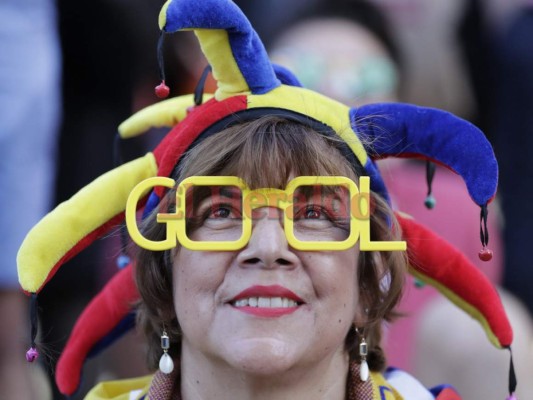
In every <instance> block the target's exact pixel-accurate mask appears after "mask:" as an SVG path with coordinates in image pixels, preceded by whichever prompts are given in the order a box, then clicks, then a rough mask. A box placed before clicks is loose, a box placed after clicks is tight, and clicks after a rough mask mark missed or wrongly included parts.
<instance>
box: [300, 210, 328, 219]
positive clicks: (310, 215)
mask: <svg viewBox="0 0 533 400" xmlns="http://www.w3.org/2000/svg"><path fill="white" fill-rule="evenodd" d="M303 216H304V218H306V219H321V218H325V215H324V213H323V212H322V211H320V210H317V209H316V208H307V209H306V210H305V211H304V213H303Z"/></svg>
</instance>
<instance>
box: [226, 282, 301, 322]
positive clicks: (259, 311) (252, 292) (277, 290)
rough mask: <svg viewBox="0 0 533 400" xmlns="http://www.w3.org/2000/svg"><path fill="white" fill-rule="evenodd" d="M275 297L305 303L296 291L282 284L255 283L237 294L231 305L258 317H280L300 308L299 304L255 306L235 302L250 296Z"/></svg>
mask: <svg viewBox="0 0 533 400" xmlns="http://www.w3.org/2000/svg"><path fill="white" fill-rule="evenodd" d="M261 297H262V298H265V297H266V298H274V297H280V298H282V299H289V300H292V301H293V302H296V303H299V304H301V303H303V300H302V299H301V298H300V297H298V296H297V295H296V294H295V293H294V292H292V291H291V290H289V289H287V288H285V287H283V286H280V285H269V286H263V285H255V286H251V287H249V288H247V289H245V290H243V291H242V292H240V293H239V294H238V295H236V296H235V297H234V298H233V299H232V300H231V305H232V307H233V308H235V309H236V310H238V311H242V312H244V313H247V314H251V315H254V316H256V317H264V318H275V317H280V316H282V315H287V314H291V313H293V312H295V311H296V310H297V309H298V305H295V306H288V307H261V306H253V305H244V306H236V305H235V302H237V301H238V300H242V299H250V298H261Z"/></svg>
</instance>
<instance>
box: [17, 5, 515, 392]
mask: <svg viewBox="0 0 533 400" xmlns="http://www.w3.org/2000/svg"><path fill="white" fill-rule="evenodd" d="M160 26H161V27H162V29H163V30H164V32H173V31H175V30H184V29H193V30H195V34H196V35H197V36H198V38H199V40H200V43H201V45H202V48H203V51H204V53H205V55H206V56H207V58H208V61H209V63H210V65H211V67H212V69H213V76H214V77H215V79H216V80H217V84H218V89H217V91H216V93H215V94H214V96H213V97H212V98H209V99H206V101H205V102H204V98H203V97H208V96H203V88H202V85H203V83H202V82H201V83H200V84H199V86H198V89H197V91H196V93H195V95H194V96H183V97H178V98H174V99H169V100H166V101H164V102H161V103H158V104H156V105H154V106H152V107H149V108H148V109H145V110H143V111H141V112H139V113H138V114H136V115H134V116H132V117H131V118H130V119H128V120H127V121H125V122H124V123H123V124H122V125H121V127H120V128H119V133H120V135H121V137H122V138H129V137H132V136H135V135H138V134H141V133H143V132H144V131H146V130H147V129H148V128H149V127H151V126H168V127H170V128H171V130H170V132H169V133H168V134H167V136H166V137H165V138H164V139H163V140H162V142H161V143H160V144H159V145H158V146H157V148H156V149H155V150H154V151H153V153H148V154H147V155H146V156H145V157H142V158H140V159H137V160H134V161H132V162H130V163H128V164H125V165H123V166H121V167H119V168H117V169H115V170H113V171H110V172H109V173H107V174H106V175H104V176H102V177H101V178H99V179H98V180H97V181H95V182H93V183H92V184H90V185H89V186H87V187H86V188H85V189H83V190H82V191H81V192H80V193H78V194H76V195H75V196H74V197H73V198H72V199H71V200H70V201H69V202H67V203H65V204H64V205H62V206H61V207H58V209H56V210H55V211H54V212H52V213H51V214H50V215H49V216H48V217H47V218H45V219H44V220H43V221H42V222H41V223H40V224H39V225H37V226H36V227H35V228H34V229H33V230H32V231H31V232H30V233H29V234H28V236H27V238H26V241H25V243H24V244H23V246H22V247H21V250H20V252H19V257H18V263H19V275H20V280H21V284H22V286H23V289H24V290H25V291H26V292H28V293H30V294H31V295H32V305H33V308H32V309H33V310H34V311H35V310H36V298H37V297H36V296H37V293H38V292H39V291H40V290H41V289H42V287H43V286H44V284H45V283H46V282H47V281H48V280H49V279H50V278H51V277H52V275H53V274H54V273H55V271H56V270H57V268H59V267H60V265H61V264H62V263H63V262H64V261H66V260H67V259H69V258H70V257H72V256H73V255H74V254H76V253H77V252H79V251H81V250H82V249H83V248H84V247H85V246H87V245H88V244H89V243H91V242H92V241H93V240H95V239H96V238H98V237H101V236H102V235H104V234H105V233H106V232H107V231H108V230H109V229H110V227H111V226H112V225H113V223H117V222H118V223H120V222H121V221H122V220H124V211H125V214H126V215H125V219H126V224H127V228H128V231H129V233H130V235H131V237H132V239H133V240H134V241H135V242H136V243H137V244H138V245H139V246H140V247H141V249H140V252H139V253H138V255H137V256H136V260H135V262H134V263H133V264H134V266H132V265H131V264H130V265H129V266H127V267H126V268H124V269H123V270H122V271H120V272H119V273H117V275H116V276H115V277H114V278H113V279H112V280H111V281H110V282H109V284H108V285H107V286H106V288H105V289H104V290H103V291H102V293H101V294H99V295H98V296H97V297H96V298H95V299H94V301H93V302H92V303H91V304H90V305H89V306H88V308H87V310H86V311H85V312H84V314H83V315H82V316H81V318H80V320H79V322H78V324H77V326H76V327H75V328H74V330H73V332H72V335H71V339H70V340H69V344H68V345H67V348H66V349H65V351H64V352H63V354H62V358H61V360H60V361H59V364H58V367H57V372H56V377H57V383H58V386H59V388H60V390H61V391H62V392H63V393H65V394H67V395H71V394H72V393H74V392H75V390H76V388H77V386H78V383H79V375H80V369H81V366H82V363H83V360H84V359H85V357H86V356H87V355H88V354H89V352H91V353H93V354H94V353H95V352H97V351H98V350H99V349H101V348H102V347H105V345H106V344H108V343H109V342H110V341H112V339H114V338H116V336H117V333H120V332H123V328H124V326H125V324H127V322H128V321H129V320H128V315H129V314H130V312H131V309H132V306H131V304H132V302H134V301H138V300H139V295H140V302H139V307H138V309H137V310H136V311H137V314H138V322H139V324H140V325H141V326H142V327H143V329H144V331H145V333H146V334H147V338H148V342H149V353H148V358H149V365H150V367H151V368H152V369H154V370H155V369H157V366H158V365H159V369H158V370H157V371H156V372H155V375H154V376H153V377H152V376H150V377H145V378H140V379H138V380H130V381H125V382H117V383H104V384H101V385H99V386H98V387H96V388H95V389H94V390H93V391H92V392H91V393H90V394H89V395H88V398H89V399H104V398H115V399H127V398H147V399H178V398H183V399H186V400H190V399H211V398H216V399H219V398H231V399H235V398H237V399H248V398H254V399H261V398H268V399H276V398H305V399H313V398H316V399H344V398H348V399H410V400H415V399H430V398H439V399H444V398H448V399H454V398H455V399H456V398H458V397H457V394H456V393H455V391H453V389H450V388H446V387H441V388H440V389H439V390H436V391H434V392H430V391H428V390H426V389H425V388H423V387H422V385H421V384H420V383H418V382H417V381H416V380H415V379H414V378H412V377H410V376H409V375H407V374H405V373H403V372H401V371H397V370H389V371H386V372H385V371H384V369H385V366H386V364H385V357H384V355H383V353H382V351H381V349H380V339H381V337H380V336H381V324H382V323H383V321H385V320H389V319H390V318H391V317H392V316H393V308H394V305H395V304H396V302H397V301H398V298H399V295H400V292H401V286H402V282H403V277H404V273H405V270H406V259H405V257H406V252H405V251H402V250H405V243H404V241H406V242H407V247H408V250H409V251H408V253H407V256H408V257H409V262H410V264H411V265H412V267H413V268H412V271H411V272H413V273H414V274H416V276H417V277H419V278H421V279H424V280H426V281H428V282H430V283H432V284H434V285H436V286H438V287H440V288H441V289H442V291H443V293H445V294H447V295H448V296H449V297H451V298H452V299H453V300H454V301H455V302H456V303H457V304H459V305H460V306H461V307H463V308H464V309H465V310H467V311H469V312H470V313H472V314H473V315H474V316H475V317H476V318H478V319H479V320H480V322H481V323H482V324H483V326H484V328H485V330H486V332H487V334H488V335H489V339H491V341H492V342H493V343H494V344H495V345H496V346H498V347H508V346H509V344H510V343H511V341H512V331H511V328H510V326H509V324H508V322H507V319H506V317H505V312H504V311H503V309H502V307H501V304H500V303H499V299H498V297H497V294H496V292H495V291H494V289H493V288H492V287H491V286H490V284H489V283H488V282H487V281H486V280H484V279H483V277H482V276H480V274H479V272H477V271H476V270H475V268H473V267H472V266H471V265H470V264H469V263H468V262H467V261H466V260H465V259H464V257H462V256H461V255H460V254H459V253H458V252H457V251H456V250H454V249H453V248H452V247H450V246H449V245H447V244H446V243H445V242H443V241H442V240H440V239H438V238H437V237H435V236H434V235H432V233H431V232H429V231H427V230H426V229H424V228H423V227H421V226H420V225H418V224H416V223H415V222H414V221H411V220H409V219H408V218H406V217H405V216H401V215H399V214H397V213H395V214H393V213H392V211H391V209H390V206H389V203H388V195H387V191H386V188H385V186H384V184H383V181H382V180H381V178H380V175H379V172H378V170H377V169H376V167H375V164H374V161H373V160H374V159H376V158H380V157H386V156H388V155H391V154H394V155H399V156H412V155H413V154H416V155H417V156H423V157H427V158H431V159H434V160H436V161H438V162H441V163H443V164H445V165H449V166H450V168H452V169H454V170H455V171H458V172H459V173H460V174H461V176H462V177H463V179H464V180H465V182H466V184H467V187H468V189H469V193H470V194H471V196H472V198H473V200H474V201H475V202H476V203H477V204H478V205H479V206H480V207H481V210H482V213H481V223H482V235H481V237H482V244H483V250H482V252H481V253H480V255H481V256H483V257H487V256H490V250H488V249H487V248H486V245H487V241H488V236H487V233H486V229H483V223H484V222H486V206H487V204H488V202H489V201H490V199H491V198H492V197H493V196H494V192H495V190H496V181H497V164H496V162H495V160H494V158H493V154H492V150H491V148H490V145H489V144H488V142H487V141H486V139H485V138H484V136H483V134H482V133H481V132H480V131H479V130H477V128H475V127H473V126H472V125H471V124H468V123H467V122H465V121H462V120H460V119H458V118H456V117H454V116H452V115H450V114H449V113H445V112H442V111H438V110H431V109H424V108H420V107H416V106H410V105H402V104H381V105H370V106H364V107H361V108H358V109H349V108H348V107H347V106H344V105H342V104H340V103H337V102H335V101H333V100H331V99H329V98H327V97H324V96H321V95H319V94H318V93H315V92H312V91H309V90H306V89H303V88H301V87H299V84H298V82H297V80H296V78H295V77H294V76H293V75H292V74H290V72H288V71H286V70H284V69H282V68H280V67H277V66H273V65H271V64H270V62H269V60H268V58H267V56H266V52H265V51H264V48H263V46H262V45H261V42H260V41H259V39H258V37H257V35H256V34H255V32H254V31H253V30H252V28H251V26H250V25H249V23H248V21H247V20H246V19H245V17H244V16H243V15H242V13H241V12H240V10H239V9H238V8H237V7H236V6H235V5H234V4H233V3H232V2H231V1H226V0H202V1H194V0H172V1H169V2H167V4H165V6H164V7H163V10H162V14H161V17H160ZM162 37H164V35H162ZM160 49H161V46H160ZM162 72H163V71H162ZM162 75H163V77H164V74H162ZM156 92H157V94H158V95H160V96H164V95H166V94H168V87H166V85H165V84H164V79H163V82H162V84H161V85H160V86H158V88H156ZM465 151H466V152H467V154H465ZM305 176H307V177H311V178H306V179H307V180H305V182H303V181H302V179H303V177H305ZM221 177H224V178H221ZM228 177H230V178H228ZM231 177H232V178H231ZM328 178H329V180H328ZM205 179H208V180H209V182H207V183H206V181H205ZM221 179H223V180H225V181H224V182H222V181H221ZM228 179H229V180H228ZM202 182H203V183H202ZM302 182H303V183H302ZM297 183H299V185H300V186H298V185H297ZM358 187H359V189H357V188H358ZM152 188H153V190H152ZM145 189H150V190H148V191H147V190H145ZM370 192H371V193H370ZM110 193H112V196H110ZM366 194H369V196H370V198H369V199H370V202H369V201H368V200H369V199H368V197H365V196H366ZM359 195H363V196H359ZM261 196H262V197H261ZM79 210H83V213H79ZM137 210H142V213H143V219H144V221H143V222H142V224H141V228H140V230H139V228H138V227H137V221H136V219H135V215H136V211H137ZM359 212H360V214H359ZM368 215H369V216H368ZM365 216H366V218H365ZM396 219H398V222H399V223H400V226H401V229H399V228H398V226H397V225H398V224H397V222H396ZM356 220H357V221H356ZM354 221H355V222H354ZM400 239H403V240H400ZM123 259H124V258H122V260H123ZM134 267H135V270H136V285H134V284H133V281H132V278H131V277H132V274H133V272H132V270H133V269H134ZM465 283H467V284H466V285H465ZM472 287H475V288H476V291H472V290H471V289H472ZM35 325H36V324H34V329H33V330H32V338H33V339H35V334H36V326H35ZM36 354H37V351H36V349H35V344H34V343H32V348H31V349H30V350H29V352H28V355H27V357H28V358H29V359H34V358H35V357H36ZM367 367H368V368H369V369H370V370H371V371H372V372H371V373H370V376H368V371H367ZM382 373H383V374H382ZM514 386H515V385H514V384H513V385H510V392H513V391H514ZM143 396H146V397H143Z"/></svg>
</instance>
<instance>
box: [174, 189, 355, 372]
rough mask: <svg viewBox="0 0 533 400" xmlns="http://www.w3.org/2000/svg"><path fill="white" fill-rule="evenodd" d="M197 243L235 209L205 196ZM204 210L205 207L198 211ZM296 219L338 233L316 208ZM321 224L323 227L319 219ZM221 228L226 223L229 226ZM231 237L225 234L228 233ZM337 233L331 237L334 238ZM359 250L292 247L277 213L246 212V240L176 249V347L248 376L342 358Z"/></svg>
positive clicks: (216, 230) (352, 312) (269, 210)
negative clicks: (220, 247) (235, 246)
mask: <svg viewBox="0 0 533 400" xmlns="http://www.w3.org/2000/svg"><path fill="white" fill-rule="evenodd" d="M202 207H203V208H204V209H206V210H207V209H208V210H209V211H208V212H207V213H205V212H202V215H206V217H205V219H204V220H203V221H202V222H201V223H199V225H198V227H197V228H196V230H195V231H194V233H192V234H191V236H192V238H193V239H195V240H212V239H213V237H214V235H215V236H216V237H217V238H218V239H217V240H222V239H223V238H221V235H222V236H223V235H224V233H221V232H224V230H223V229H220V227H223V226H226V225H227V224H230V225H231V223H232V222H231V218H232V217H233V214H234V211H233V210H232V209H231V207H230V206H228V205H226V204H225V205H224V206H223V207H218V206H216V205H214V203H213V202H212V200H211V199H210V198H207V199H206V200H204V201H203V202H202V203H201V205H200V206H199V209H200V210H201V209H202ZM204 211H205V210H204ZM295 218H300V219H301V221H302V223H303V224H304V226H307V225H305V224H309V226H314V225H313V224H315V223H316V224H319V225H318V226H320V227H321V229H325V230H324V234H326V235H333V236H335V235H337V236H338V237H340V236H342V235H343V234H344V233H343V232H342V229H341V228H337V227H336V226H333V225H331V226H329V228H324V227H325V226H327V225H328V224H329V222H328V220H327V217H326V216H325V214H324V213H323V212H322V211H321V210H316V209H305V210H304V211H303V212H302V213H300V214H299V217H296V216H295ZM320 224H322V225H320ZM228 226H229V225H228ZM228 235H230V233H228ZM337 240H338V239H337ZM358 256H359V250H358V247H357V246H355V247H352V248H350V249H348V250H345V251H320V252H318V251H317V252H314V251H296V250H294V249H293V248H291V247H289V245H288V243H287V239H286V237H285V233H284V231H283V217H282V211H281V210H280V209H278V208H270V207H265V208H260V209H257V210H255V211H254V222H253V230H252V235H251V238H250V241H249V242H248V245H247V246H246V247H244V248H243V249H242V250H240V251H191V250H187V249H185V248H180V249H179V250H178V251H177V253H176V256H175V258H174V263H173V285H174V306H175V310H176V314H177V317H178V321H179V323H180V326H181V328H182V331H183V337H182V351H183V354H189V355H192V357H200V358H202V359H204V360H205V359H207V360H209V361H211V362H214V363H220V362H222V363H223V364H225V365H226V366H230V367H231V368H234V369H238V370H240V371H243V372H247V373H251V374H256V375H271V374H276V373H282V372H285V371H290V370H294V368H298V367H304V368H307V367H308V366H309V365H316V364H318V363H320V362H329V361H331V359H332V357H346V353H345V348H344V340H345V337H346V334H347V333H348V331H349V329H350V327H351V325H352V324H353V322H354V319H355V318H356V316H357V315H359V312H360V306H359V302H358V298H359V292H358V289H357V288H358V282H357V260H358Z"/></svg>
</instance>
